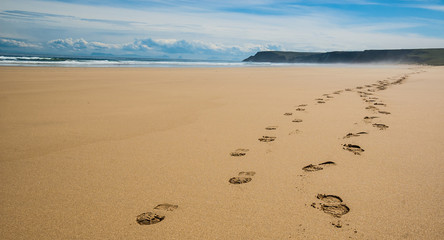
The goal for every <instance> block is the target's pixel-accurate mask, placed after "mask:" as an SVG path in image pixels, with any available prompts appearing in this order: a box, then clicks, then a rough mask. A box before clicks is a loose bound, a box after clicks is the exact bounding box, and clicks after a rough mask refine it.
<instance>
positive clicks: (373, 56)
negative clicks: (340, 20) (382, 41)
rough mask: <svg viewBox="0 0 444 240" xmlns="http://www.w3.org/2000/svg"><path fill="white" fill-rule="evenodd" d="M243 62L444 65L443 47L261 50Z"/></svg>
mask: <svg viewBox="0 0 444 240" xmlns="http://www.w3.org/2000/svg"><path fill="white" fill-rule="evenodd" d="M243 61H244V62H273V63H395V64H425V65H435V66H442V65H444V48H433V49H398V50H365V51H335V52H325V53H321V52H286V51H262V52H257V53H256V54H255V55H254V56H250V57H248V58H246V59H244V60H243Z"/></svg>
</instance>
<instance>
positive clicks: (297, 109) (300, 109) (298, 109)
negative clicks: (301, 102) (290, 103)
mask: <svg viewBox="0 0 444 240" xmlns="http://www.w3.org/2000/svg"><path fill="white" fill-rule="evenodd" d="M296 111H305V108H296Z"/></svg>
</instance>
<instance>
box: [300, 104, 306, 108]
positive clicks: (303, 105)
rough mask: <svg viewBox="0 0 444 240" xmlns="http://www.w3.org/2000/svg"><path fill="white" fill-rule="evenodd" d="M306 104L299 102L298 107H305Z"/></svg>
mask: <svg viewBox="0 0 444 240" xmlns="http://www.w3.org/2000/svg"><path fill="white" fill-rule="evenodd" d="M306 106H308V105H307V104H299V105H298V107H306Z"/></svg>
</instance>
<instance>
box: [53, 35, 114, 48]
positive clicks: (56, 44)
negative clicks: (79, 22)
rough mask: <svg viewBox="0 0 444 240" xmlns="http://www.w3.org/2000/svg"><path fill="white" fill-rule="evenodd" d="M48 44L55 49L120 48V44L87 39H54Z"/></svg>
mask: <svg viewBox="0 0 444 240" xmlns="http://www.w3.org/2000/svg"><path fill="white" fill-rule="evenodd" d="M47 45H48V46H49V47H51V48H55V49H63V50H73V51H81V50H98V49H117V48H120V45H119V44H107V43H102V42H87V41H86V40H85V39H83V38H80V39H72V38H66V39H54V40H51V41H48V42H47Z"/></svg>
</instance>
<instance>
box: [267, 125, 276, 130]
mask: <svg viewBox="0 0 444 240" xmlns="http://www.w3.org/2000/svg"><path fill="white" fill-rule="evenodd" d="M277 128H278V127H277V126H268V127H266V128H265V130H276V129H277Z"/></svg>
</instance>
